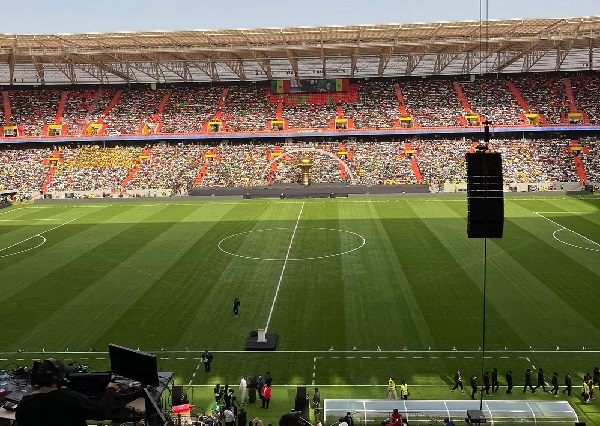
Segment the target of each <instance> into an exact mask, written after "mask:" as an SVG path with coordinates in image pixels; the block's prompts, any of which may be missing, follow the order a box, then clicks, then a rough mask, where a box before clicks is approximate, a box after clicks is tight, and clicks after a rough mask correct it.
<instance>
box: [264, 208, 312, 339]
mask: <svg viewBox="0 0 600 426" xmlns="http://www.w3.org/2000/svg"><path fill="white" fill-rule="evenodd" d="M304 204H306V202H303V203H302V207H301V208H300V213H298V218H297V219H296V226H294V232H293V233H292V238H290V244H289V245H288V249H287V253H286V254H285V259H284V262H283V268H282V269H281V274H280V275H279V282H278V283H277V289H276V290H275V296H274V297H273V303H272V304H271V310H270V311H269V318H267V325H266V326H265V333H266V332H267V330H269V323H270V322H271V316H272V315H273V309H275V302H277V295H278V294H279V288H280V287H281V281H283V274H284V273H285V268H286V266H287V263H288V259H289V258H290V251H292V244H293V243H294V237H295V236H296V231H297V230H298V224H299V223H300V216H302V212H303V211H304Z"/></svg>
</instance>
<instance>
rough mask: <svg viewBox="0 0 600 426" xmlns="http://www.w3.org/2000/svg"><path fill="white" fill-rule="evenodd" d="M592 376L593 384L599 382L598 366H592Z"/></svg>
mask: <svg viewBox="0 0 600 426" xmlns="http://www.w3.org/2000/svg"><path fill="white" fill-rule="evenodd" d="M592 374H593V377H594V386H597V385H598V384H600V368H598V367H596V368H594V371H593V372H592Z"/></svg>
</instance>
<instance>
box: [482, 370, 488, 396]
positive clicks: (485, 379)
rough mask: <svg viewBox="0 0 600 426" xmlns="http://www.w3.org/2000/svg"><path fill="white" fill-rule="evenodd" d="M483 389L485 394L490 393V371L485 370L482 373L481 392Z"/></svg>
mask: <svg viewBox="0 0 600 426" xmlns="http://www.w3.org/2000/svg"><path fill="white" fill-rule="evenodd" d="M483 391H485V394H486V395H488V396H489V394H490V372H489V371H486V372H485V373H483V387H482V388H481V392H483Z"/></svg>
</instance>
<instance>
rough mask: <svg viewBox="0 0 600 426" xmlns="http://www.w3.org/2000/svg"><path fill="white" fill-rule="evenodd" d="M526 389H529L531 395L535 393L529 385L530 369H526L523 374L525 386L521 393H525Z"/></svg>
mask: <svg viewBox="0 0 600 426" xmlns="http://www.w3.org/2000/svg"><path fill="white" fill-rule="evenodd" d="M527 388H529V389H531V393H535V389H534V388H533V385H532V384H531V368H528V369H527V371H526V372H525V386H523V393H525V392H527Z"/></svg>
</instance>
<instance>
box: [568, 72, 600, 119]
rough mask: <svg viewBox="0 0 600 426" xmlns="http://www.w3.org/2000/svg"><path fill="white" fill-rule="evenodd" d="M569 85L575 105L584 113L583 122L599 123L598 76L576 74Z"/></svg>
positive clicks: (599, 93)
mask: <svg viewBox="0 0 600 426" xmlns="http://www.w3.org/2000/svg"><path fill="white" fill-rule="evenodd" d="M571 85H572V88H573V95H574V97H575V101H576V103H577V107H578V108H579V109H580V110H581V111H582V113H583V114H584V117H583V120H584V123H583V124H591V125H593V126H597V125H600V76H598V75H582V76H577V77H575V78H572V79H571Z"/></svg>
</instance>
